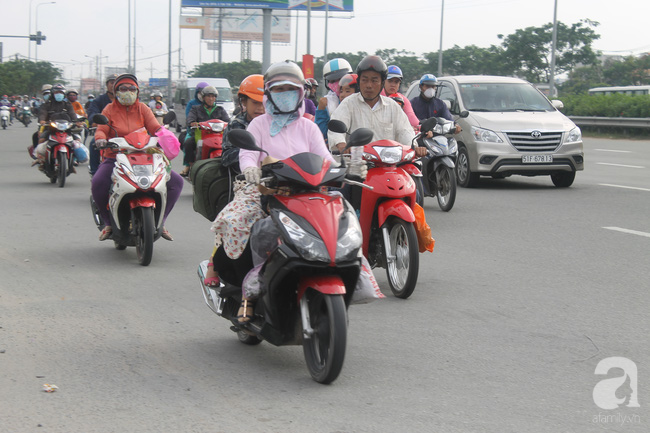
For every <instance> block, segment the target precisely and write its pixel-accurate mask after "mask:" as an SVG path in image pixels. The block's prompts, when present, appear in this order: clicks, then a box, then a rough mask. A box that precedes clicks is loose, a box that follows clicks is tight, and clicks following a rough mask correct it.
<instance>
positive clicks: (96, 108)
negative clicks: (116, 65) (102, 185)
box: [88, 74, 117, 177]
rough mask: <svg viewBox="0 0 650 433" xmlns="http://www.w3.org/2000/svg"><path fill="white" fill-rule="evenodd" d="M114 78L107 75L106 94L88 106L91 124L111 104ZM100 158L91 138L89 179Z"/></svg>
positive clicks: (114, 76) (113, 96) (114, 75)
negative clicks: (94, 117) (95, 116)
mask: <svg viewBox="0 0 650 433" xmlns="http://www.w3.org/2000/svg"><path fill="white" fill-rule="evenodd" d="M116 78H117V74H113V75H109V77H108V78H107V79H106V93H104V94H103V95H99V97H98V98H96V99H94V100H93V102H92V103H91V104H90V108H89V109H88V120H89V122H91V123H92V119H93V116H94V115H95V114H99V113H101V112H102V111H103V110H104V108H106V106H107V105H108V104H110V103H111V102H113V100H114V99H115V94H114V93H113V85H114V84H115V79H116ZM100 156H101V155H100V152H99V150H98V149H97V147H96V146H95V137H93V139H92V140H91V141H90V166H89V170H88V171H89V173H90V177H93V176H94V174H95V172H96V171H97V167H99V162H100Z"/></svg>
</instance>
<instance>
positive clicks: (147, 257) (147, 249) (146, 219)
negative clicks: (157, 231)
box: [133, 207, 154, 266]
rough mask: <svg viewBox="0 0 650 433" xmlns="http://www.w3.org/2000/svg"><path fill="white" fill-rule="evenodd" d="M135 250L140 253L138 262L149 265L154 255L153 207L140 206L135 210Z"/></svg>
mask: <svg viewBox="0 0 650 433" xmlns="http://www.w3.org/2000/svg"><path fill="white" fill-rule="evenodd" d="M133 225H134V226H135V236H136V241H135V251H136V253H137V254H138V263H140V264H141V265H142V266H149V264H150V263H151V259H152V257H153V238H154V222H153V209H152V208H150V207H141V208H138V210H136V212H135V221H133Z"/></svg>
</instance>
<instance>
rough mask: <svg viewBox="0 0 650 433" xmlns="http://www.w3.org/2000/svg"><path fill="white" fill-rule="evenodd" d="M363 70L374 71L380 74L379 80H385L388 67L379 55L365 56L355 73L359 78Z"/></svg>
mask: <svg viewBox="0 0 650 433" xmlns="http://www.w3.org/2000/svg"><path fill="white" fill-rule="evenodd" d="M365 71H375V72H379V73H380V74H381V81H385V80H386V77H388V67H387V66H386V63H384V61H383V60H382V59H381V57H379V56H366V57H364V58H363V59H362V60H361V61H360V62H359V65H358V66H357V71H356V72H357V75H358V76H359V79H361V73H362V72H365Z"/></svg>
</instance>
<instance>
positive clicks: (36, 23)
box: [34, 2, 56, 62]
mask: <svg viewBox="0 0 650 433" xmlns="http://www.w3.org/2000/svg"><path fill="white" fill-rule="evenodd" d="M53 4H56V2H47V3H39V4H37V5H36V20H35V21H36V22H35V28H36V32H37V33H38V8H39V7H40V6H43V5H53ZM34 58H35V60H36V61H37V62H38V44H36V49H35V50H34Z"/></svg>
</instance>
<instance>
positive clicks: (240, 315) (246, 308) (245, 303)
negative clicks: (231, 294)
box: [237, 298, 255, 323]
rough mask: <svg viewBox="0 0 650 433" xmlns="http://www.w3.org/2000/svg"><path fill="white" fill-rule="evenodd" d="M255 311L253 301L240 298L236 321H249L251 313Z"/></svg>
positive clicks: (251, 316)
mask: <svg viewBox="0 0 650 433" xmlns="http://www.w3.org/2000/svg"><path fill="white" fill-rule="evenodd" d="M254 313H255V301H251V300H250V299H245V298H244V299H242V301H241V306H240V307H239V311H238V312H237V321H238V322H239V323H247V322H250V321H251V319H252V318H253V314H254Z"/></svg>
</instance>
